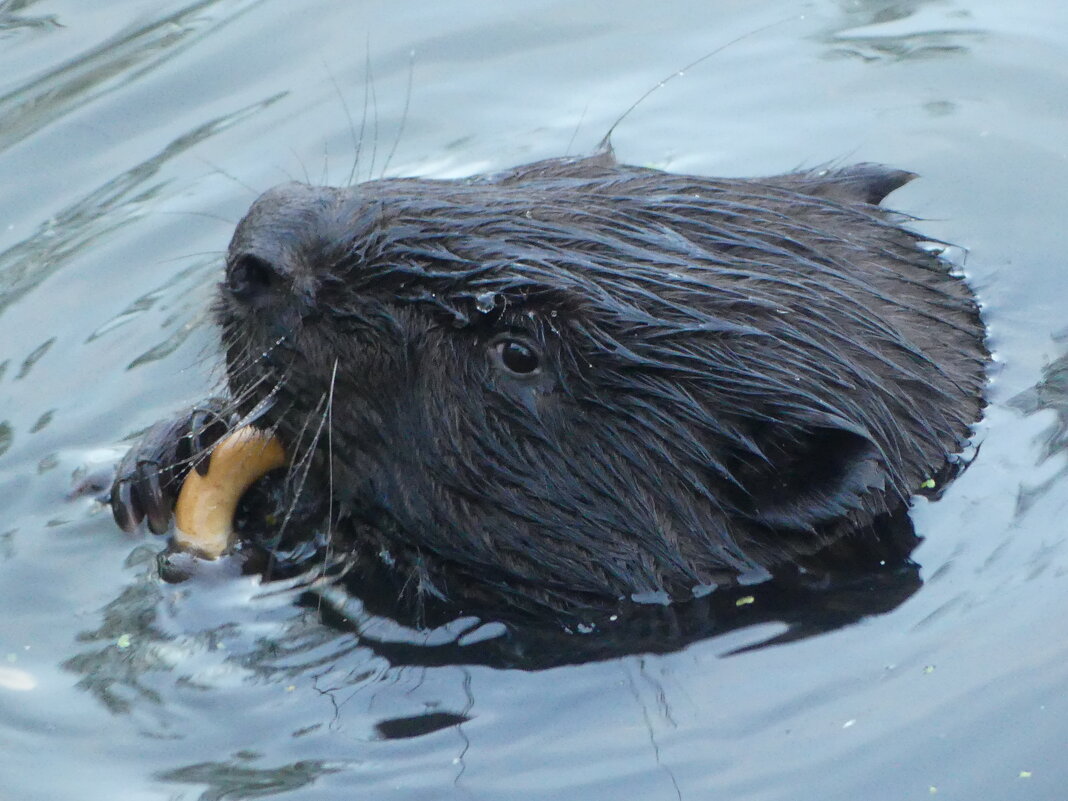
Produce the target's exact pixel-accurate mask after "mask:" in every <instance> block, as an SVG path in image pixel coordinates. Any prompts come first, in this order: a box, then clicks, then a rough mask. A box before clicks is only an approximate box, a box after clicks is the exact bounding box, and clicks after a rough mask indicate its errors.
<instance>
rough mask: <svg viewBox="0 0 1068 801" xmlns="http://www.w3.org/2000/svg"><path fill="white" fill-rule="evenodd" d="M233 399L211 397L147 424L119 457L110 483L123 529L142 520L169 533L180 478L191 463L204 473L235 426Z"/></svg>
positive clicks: (114, 508)
mask: <svg viewBox="0 0 1068 801" xmlns="http://www.w3.org/2000/svg"><path fill="white" fill-rule="evenodd" d="M232 406H233V404H232V402H231V401H229V400H227V399H225V398H208V399H207V400H205V401H203V402H202V403H199V404H197V405H196V406H194V407H192V408H191V409H187V410H186V411H184V412H182V413H181V414H179V415H177V416H175V417H174V418H172V419H170V420H162V421H160V422H159V423H156V424H155V425H154V426H152V427H151V428H149V429H148V430H147V431H146V432H145V433H144V434H143V435H142V436H141V438H140V439H139V440H138V441H137V442H136V443H135V444H134V445H133V447H132V448H130V450H129V451H127V453H126V455H125V456H124V457H123V458H122V461H121V462H119V466H118V469H117V470H116V473H115V480H114V482H113V483H112V485H111V512H112V514H113V515H114V516H115V522H116V523H118V524H119V527H120V528H122V529H123V530H124V531H133V530H134V529H136V528H137V526H138V525H139V524H140V523H141V521H142V520H145V519H147V520H148V527H149V529H150V530H151V531H152V532H153V533H154V534H163V533H166V531H167V529H168V528H170V524H171V517H172V515H173V513H174V505H175V502H176V501H177V498H178V493H179V491H180V490H181V487H182V481H183V480H184V479H185V476H186V474H187V473H188V472H189V470H190V469H191V468H193V467H195V468H196V471H197V473H199V474H200V475H202V476H203V475H206V474H207V472H208V467H209V465H210V460H211V452H210V449H211V447H212V446H213V445H214V444H215V443H216V442H217V441H218V440H219V439H221V438H222V437H223V436H224V435H225V434H226V433H227V432H228V431H230V429H231V428H232V427H233V423H234V420H235V418H234V416H233V414H232V412H231V409H232Z"/></svg>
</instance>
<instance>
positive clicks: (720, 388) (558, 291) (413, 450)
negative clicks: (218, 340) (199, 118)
mask: <svg viewBox="0 0 1068 801" xmlns="http://www.w3.org/2000/svg"><path fill="white" fill-rule="evenodd" d="M913 177H914V176H913V174H911V173H908V172H903V171H898V170H891V169H888V168H885V167H882V166H878V165H873V164H860V165H856V166H853V167H848V168H844V169H837V170H820V171H817V172H802V173H794V174H789V175H784V176H778V177H772V178H763V179H745V180H740V179H717V178H703V177H695V176H689V175H673V174H669V173H666V172H661V171H659V170H654V169H646V168H639V167H631V166H626V165H622V164H619V163H618V162H617V161H616V160H615V158H614V157H613V155H612V153H611V152H610V151H609V150H605V151H604V152H601V153H599V154H598V155H595V156H593V157H586V158H563V159H552V160H547V161H540V162H536V163H533V164H529V165H526V166H522V167H518V168H516V169H512V170H509V171H506V172H501V173H497V174H492V175H479V176H475V177H472V178H469V179H465V180H459V181H450V180H424V179H383V180H375V181H370V182H368V183H364V184H360V185H357V186H353V187H348V188H330V187H316V186H308V185H304V184H286V185H283V186H280V187H277V188H274V189H271V190H270V191H268V192H266V193H265V194H263V195H262V196H261V197H260V198H259V199H258V200H257V201H256V202H255V203H254V204H253V206H252V208H251V209H250V210H249V212H248V214H247V215H246V216H245V217H244V219H243V220H241V222H240V223H239V225H238V226H237V230H236V232H235V234H234V237H233V240H232V241H231V243H230V247H229V251H228V254H227V259H226V280H225V282H224V283H223V284H222V285H221V287H220V291H219V296H218V302H217V307H216V316H217V320H218V323H219V326H220V327H221V330H222V340H223V343H224V346H225V348H226V358H227V367H228V379H229V385H230V393H231V397H232V399H233V400H232V401H227V402H216V403H215V405H214V406H209V407H208V408H209V411H215V412H218V413H219V416H220V417H221V418H224V419H226V420H228V421H232V420H233V419H234V418H235V417H236V415H234V416H232V417H227V415H230V414H231V413H232V412H234V411H235V410H236V412H237V413H239V414H240V415H245V416H253V415H260V414H262V416H261V417H260V418H259V419H258V422H257V425H259V426H263V427H270V428H274V429H276V430H277V433H278V435H279V437H280V438H281V439H282V441H283V442H284V443H285V445H286V447H287V450H288V452H289V453H290V454H291V456H292V458H293V461H294V464H295V467H294V468H293V470H292V481H291V482H290V483H291V486H292V493H293V494H294V495H300V496H302V497H304V498H308V497H311V498H318V499H322V498H325V497H326V496H327V495H328V494H329V493H332V499H331V500H332V503H333V512H332V513H333V515H334V519H335V521H336V524H335V533H334V539H335V541H340V542H343V543H344V544H345V548H346V549H347V550H348V551H349V552H350V553H351V555H352V558H353V559H354V560H356V561H357V563H359V562H360V561H361V560H363V561H364V563H365V564H367V562H366V560H372V561H373V562H376V563H377V564H376V565H375V569H380V568H381V567H382V566H383V565H385V566H386V567H387V569H388V570H390V571H391V572H392V573H394V574H395V575H396V576H397V577H398V579H399V585H400V586H402V588H403V592H405V593H408V594H410V595H411V596H413V597H430V596H434V597H437V598H445V599H448V600H450V601H452V602H454V603H455V604H456V605H457V607H463V606H464V604H466V603H468V602H469V599H471V598H478V599H480V601H486V602H489V603H498V604H500V605H501V606H502V607H506V606H509V605H512V606H522V607H524V608H527V609H541V610H551V611H554V612H564V613H576V612H581V611H582V610H590V609H601V610H604V609H611V608H612V607H613V606H615V605H617V604H618V603H619V602H620V600H621V599H624V600H625V599H628V598H631V597H634V596H635V595H638V596H641V595H642V594H648V595H651V596H652V597H656V598H661V599H664V598H669V599H673V600H679V599H685V598H691V597H693V595H694V592H695V591H696V592H698V593H700V592H701V591H702V590H703V588H707V587H708V586H709V585H716V584H722V583H724V582H733V581H735V580H737V579H738V577H739V576H749V577H758V576H766V575H768V574H774V573H775V572H776V571H777V570H778V569H780V568H782V567H784V566H790V565H797V564H803V565H805V566H806V567H807V569H816V568H818V566H819V565H820V563H821V558H822V556H821V554H824V553H827V552H828V546H830V545H831V544H833V543H836V542H838V543H841V542H850V541H852V544H851V547H853V548H858V549H859V550H861V551H863V550H864V549H865V548H867V547H869V546H870V548H871V551H872V552H873V553H878V552H879V547H880V544H879V543H878V542H877V540H878V535H877V533H873V532H877V530H878V529H877V527H876V526H874V525H873V523H875V522H877V521H878V520H880V519H883V518H887V517H890V516H893V515H901V514H903V513H904V510H905V509H907V505H908V503H909V498H910V496H911V495H912V494H914V493H915V492H916V491H918V490H919V489H920V487H921V486H922V485H925V484H926V485H929V484H930V482H929V479H930V478H932V477H935V476H943V475H948V472H947V465H948V464H950V462H951V461H952V455H953V454H955V453H956V452H958V451H959V450H960V449H961V448H962V446H963V444H964V443H965V442H966V439H967V437H968V435H969V427H970V425H971V424H972V423H974V422H975V420H976V419H977V418H978V416H979V414H980V411H981V408H982V399H981V395H982V387H983V384H984V368H985V364H986V362H987V358H988V354H987V350H986V348H985V345H984V331H983V326H982V323H981V321H980V318H979V314H978V310H977V305H976V302H975V300H974V297H973V295H972V293H971V291H970V290H969V288H968V287H967V286H966V285H965V283H964V282H963V281H962V280H960V279H959V278H957V277H955V276H953V275H951V274H950V272H949V270H948V268H947V266H946V265H945V264H944V263H943V262H941V261H940V260H939V259H938V258H937V256H936V255H933V254H932V253H931V252H928V250H926V249H924V248H923V247H921V244H922V243H921V239H920V237H918V236H917V235H915V234H913V233H911V232H909V231H907V230H905V229H903V228H901V227H899V222H900V218H899V217H897V216H895V215H892V214H891V213H890V212H887V211H885V210H884V209H881V208H880V207H879V206H878V204H879V203H880V201H882V199H883V198H884V197H885V196H886V195H887V194H888V193H890V192H891V191H893V190H894V189H896V188H898V187H900V186H902V185H903V184H904V183H906V182H907V181H909V180H911V179H912V178H913ZM220 403H222V406H220ZM213 419H215V418H213V417H212V416H211V415H210V414H209V415H206V414H205V412H203V411H201V412H199V413H196V414H192V415H188V414H187V415H184V416H183V417H182V418H181V419H179V420H177V421H174V422H172V423H169V424H165V425H162V426H160V427H157V428H156V429H153V430H152V431H151V432H150V433H149V434H148V435H147V436H146V437H145V439H144V440H143V441H142V442H141V443H140V444H139V445H137V446H135V448H134V449H133V451H132V452H131V455H130V456H128V457H127V459H126V460H125V461H124V463H123V465H122V466H121V468H120V471H119V475H118V477H117V479H116V483H115V486H114V490H113V501H112V503H113V508H114V511H115V514H116V518H117V519H118V521H119V522H120V524H122V525H124V526H125V527H127V528H130V527H133V526H135V525H136V524H137V523H138V522H139V521H140V520H141V518H142V517H143V516H145V515H147V516H148V517H149V520H150V524H151V526H152V528H153V529H154V530H157V531H158V530H162V529H165V528H166V526H167V524H168V520H169V516H170V511H171V509H172V507H173V502H174V494H175V489H176V484H177V482H178V480H179V479H180V478H181V476H182V475H183V474H184V472H185V471H186V470H187V469H188V457H190V456H191V455H193V454H195V452H196V451H197V450H198V449H199V448H200V447H201V446H202V445H205V444H210V442H208V440H210V439H213V438H215V437H217V436H218V435H219V434H220V433H221V430H219V429H220V426H219V425H217V424H216V425H215V426H214V428H213V429H212V431H211V434H210V436H207V435H206V434H205V431H204V429H205V421H208V422H210V421H211V420H213ZM208 428H212V427H211V426H208ZM222 429H225V425H224V426H222ZM169 463H175V464H174V465H173V466H172V465H171V464H169ZM836 547H837V546H836ZM487 599H489V600H488V601H487Z"/></svg>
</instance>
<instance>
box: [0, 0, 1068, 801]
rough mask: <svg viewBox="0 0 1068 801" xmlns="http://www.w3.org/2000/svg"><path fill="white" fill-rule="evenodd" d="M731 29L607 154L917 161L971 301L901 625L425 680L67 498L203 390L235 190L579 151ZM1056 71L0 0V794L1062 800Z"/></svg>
mask: <svg viewBox="0 0 1068 801" xmlns="http://www.w3.org/2000/svg"><path fill="white" fill-rule="evenodd" d="M772 23H777V24H773V25H771V27H766V28H765V26H768V25H770V24H772ZM746 33H751V34H752V35H750V36H748V37H746V38H744V39H742V40H741V41H739V42H737V43H735V44H732V45H731V46H729V47H727V48H726V49H725V50H724V51H723V52H721V53H719V54H717V55H716V56H714V57H713V58H711V59H710V60H708V61H706V62H705V63H703V64H702V65H700V66H699V67H697V68H695V69H693V70H691V71H689V72H687V74H686V75H685V76H683V77H680V78H678V79H675V80H672V81H670V82H669V83H668V84H667V85H666V86H665V87H664V88H663V89H661V90H660V91H658V92H656V93H655V94H653V95H652V96H651V97H650V98H648V99H647V100H646V101H645V102H643V103H642V104H641V105H640V106H639V107H638V108H637V109H636V110H635V111H634V112H633V113H631V114H630V116H629V117H628V118H627V119H626V120H625V121H624V122H623V123H622V124H621V125H620V126H619V127H618V128H617V129H616V131H615V133H614V135H613V141H614V143H615V146H616V150H617V153H618V154H619V156H620V157H621V159H623V160H625V161H628V162H632V163H639V164H652V165H656V166H660V167H665V168H667V169H671V170H676V171H691V172H699V173H706V174H729V175H754V174H771V173H776V172H782V171H785V170H788V169H792V168H794V167H798V166H812V165H817V164H822V163H825V162H850V161H861V160H867V161H882V162H886V163H889V164H893V165H896V166H901V167H905V168H908V169H911V170H914V171H916V172H918V173H920V174H921V175H922V176H923V178H922V180H919V181H916V182H914V183H912V184H910V185H909V186H908V187H906V188H905V189H903V190H901V191H900V192H898V193H896V194H895V195H894V196H893V198H892V202H893V205H894V206H895V207H897V208H900V209H902V210H904V211H907V212H909V213H911V214H914V215H916V216H918V217H920V218H922V220H923V221H922V222H920V223H919V224H918V225H919V227H920V228H921V229H922V230H923V231H924V232H925V233H927V234H928V235H930V236H931V237H934V238H941V239H945V240H949V241H952V242H956V243H959V244H960V245H962V246H964V247H966V248H967V250H968V257H967V262H966V271H967V273H968V275H969V276H970V278H971V280H972V282H973V284H974V285H975V286H976V288H977V289H978V291H979V293H980V295H981V296H982V298H983V301H984V304H985V307H986V311H987V318H988V321H989V323H990V327H991V332H992V343H993V345H994V347H995V348H996V351H997V355H998V367H997V369H996V372H995V375H994V379H993V383H992V386H991V390H990V397H991V406H990V409H989V412H988V416H987V419H986V421H985V422H984V423H983V424H982V426H981V427H980V431H979V439H980V440H981V443H982V444H981V448H980V453H979V458H978V459H977V460H976V462H975V463H974V464H973V466H972V467H971V468H970V469H969V470H968V471H967V472H966V473H965V474H964V476H963V477H962V478H961V479H960V480H958V482H957V483H956V484H954V485H953V487H952V488H951V489H950V491H949V493H948V494H947V495H946V497H945V498H944V499H943V500H941V501H939V502H938V503H933V504H930V503H926V502H918V504H917V508H916V510H915V515H914V519H915V522H916V526H917V529H918V531H919V532H920V533H921V534H922V535H924V536H925V537H926V541H925V543H924V544H923V545H922V546H921V548H920V549H919V550H918V552H917V554H916V556H917V559H918V561H919V562H920V563H921V565H922V571H921V574H922V577H923V579H924V586H923V587H922V588H921V589H920V590H919V591H918V592H916V593H915V594H914V595H912V597H911V598H909V599H908V600H907V601H905V602H904V603H902V604H901V605H900V606H897V608H895V609H893V611H889V612H887V613H885V614H881V615H874V616H871V617H867V618H865V619H863V620H861V621H860V622H855V623H852V624H850V625H845V626H841V627H838V628H834V629H833V630H832V631H830V632H829V633H824V634H821V635H819V636H810V637H807V638H804V639H800V640H796V641H793V642H788V643H785V644H781V645H777V646H774V647H763V648H756V649H746V646H748V645H751V644H755V643H760V642H763V641H766V640H768V639H769V638H772V637H775V636H776V635H777V634H781V633H782V631H783V626H782V625H781V624H778V623H774V622H771V621H770V620H767V621H765V622H760V623H754V624H753V625H751V626H741V627H739V628H736V629H735V630H733V631H731V632H728V633H724V634H722V635H719V636H716V637H712V638H708V639H704V640H701V641H698V642H695V643H693V644H692V645H690V646H689V647H687V648H685V649H683V650H681V651H678V652H675V653H670V654H666V655H647V656H642V655H631V656H624V657H616V658H610V659H605V660H601V661H595V662H589V663H586V664H580V665H571V666H565V667H557V668H554V669H546V670H534V671H531V670H518V669H511V670H509V669H502V668H500V667H492V666H488V665H480V664H462V663H461V664H456V663H453V662H455V660H453V661H452V662H450V660H442V661H443V663H442V664H437V665H436V666H433V665H429V664H423V665H419V664H413V662H412V661H411V660H407V661H406V660H404V659H399V658H397V656H396V654H395V652H393V651H390V650H389V649H388V648H376V647H372V645H371V644H370V640H369V639H368V638H367V637H363V636H357V635H356V634H354V633H353V632H352V631H346V630H345V629H344V627H339V626H328V625H326V624H325V622H324V618H322V617H321V616H320V614H319V613H318V607H317V606H316V605H315V604H308V603H299V602H298V601H299V600H300V599H299V596H298V593H296V592H295V591H291V590H289V589H288V588H287V587H286V586H285V585H284V584H281V583H279V584H275V585H269V586H260V585H259V584H258V583H257V582H256V581H255V580H254V579H251V578H245V577H238V576H234V575H230V574H228V573H227V572H226V569H225V567H224V566H220V567H218V568H215V569H206V570H205V571H204V574H203V575H201V576H199V577H198V578H197V580H196V581H194V582H191V583H189V584H181V585H168V584H163V583H161V582H160V581H159V579H158V577H157V573H156V568H155V554H156V552H157V551H158V550H159V548H160V547H161V544H160V543H159V542H158V541H156V540H154V539H148V538H145V537H132V538H131V537H128V536H126V535H124V534H122V533H121V532H119V531H118V530H117V529H116V528H115V527H114V525H113V524H112V523H111V520H110V516H109V515H108V514H107V513H106V511H104V510H102V509H101V508H99V507H98V506H97V505H95V504H94V503H93V502H92V501H91V500H89V499H88V498H86V497H85V496H84V495H71V491H72V488H74V487H75V486H76V485H77V484H78V483H79V482H80V481H83V480H84V476H86V475H91V474H92V472H93V470H95V469H97V468H100V467H106V466H107V465H108V464H110V462H111V461H112V460H113V459H114V458H115V455H116V454H117V453H119V452H121V449H122V446H121V442H122V440H123V438H124V437H126V436H128V435H130V434H132V433H134V432H135V431H137V430H138V429H140V428H142V427H144V426H146V425H148V424H149V423H151V422H153V421H154V420H156V419H157V418H159V417H161V416H164V415H166V414H168V413H169V412H171V411H172V410H174V409H175V408H178V407H179V406H181V405H182V404H184V403H187V402H191V401H193V400H196V399H198V398H200V397H203V396H205V395H207V394H209V393H211V392H212V391H213V390H214V389H215V388H217V387H218V385H219V382H220V380H221V373H220V371H219V367H218V364H219V358H218V354H217V350H216V342H215V337H214V333H213V331H212V330H211V327H210V325H209V323H208V321H207V319H206V316H205V309H206V306H207V303H208V301H209V298H210V296H211V293H212V289H213V284H214V282H215V281H217V280H218V275H219V256H220V253H221V251H222V250H223V249H224V248H225V246H226V243H227V241H228V238H229V234H230V231H231V229H232V226H233V224H234V223H235V222H236V220H237V219H238V218H239V217H240V216H241V214H242V212H243V210H244V209H245V208H246V207H247V206H248V204H249V203H250V202H251V200H252V199H253V198H254V197H255V195H256V194H257V193H258V192H259V191H262V190H263V189H265V188H267V187H268V186H270V185H272V184H274V183H278V182H280V181H284V180H288V179H290V178H297V179H300V180H305V179H309V180H312V181H316V182H319V181H325V182H334V183H344V182H347V181H348V180H349V178H350V174H351V173H353V171H354V172H355V175H356V176H357V177H360V178H366V177H368V176H377V175H380V174H382V173H383V172H386V173H387V174H390V175H402V174H404V175H408V174H418V175H427V176H434V177H451V176H460V175H466V174H469V173H472V172H475V171H480V170H486V169H492V168H503V167H507V166H510V165H513V164H516V163H519V162H523V161H529V160H532V159H535V158H540V157H546V156H553V155H560V154H562V153H564V152H571V153H583V152H589V151H591V150H592V149H593V148H594V147H595V145H596V144H597V142H598V141H599V140H600V139H601V137H602V136H603V135H604V133H605V131H606V130H607V129H608V128H609V126H610V125H611V124H612V121H613V120H615V119H616V118H617V117H618V116H619V115H620V114H621V113H622V111H623V110H624V109H626V108H627V107H628V106H629V105H630V104H631V103H632V102H633V101H634V100H635V99H636V98H638V97H639V96H640V95H641V94H642V93H643V92H644V91H645V90H646V89H647V88H649V87H650V86H652V85H653V84H655V83H656V82H657V80H658V79H660V78H662V77H663V76H665V75H668V74H670V73H672V72H673V71H675V70H677V69H679V68H680V67H681V66H682V65H684V64H686V63H688V62H690V61H692V60H694V59H695V58H698V57H699V56H701V55H703V54H705V53H707V52H709V51H711V50H713V49H714V48H716V47H718V46H720V45H722V44H724V43H726V42H729V41H731V40H733V39H735V38H737V37H739V36H741V35H743V34H746ZM1066 45H1068V6H1065V7H1062V6H1060V5H1057V4H1053V3H1048V2H1042V1H1041V0H1028V1H1027V2H1021V3H1017V4H1012V5H1011V6H1010V5H1007V4H1004V3H997V2H994V1H993V0H958V1H957V2H953V0H945V1H936V0H930V1H928V2H925V1H923V0H912V2H908V0H902V1H901V2H889V1H875V0H837V1H835V0H814V1H813V2H808V3H803V4H798V3H790V2H785V0H781V1H779V0H776V1H775V2H768V3H761V4H753V3H742V2H738V1H737V0H715V2H709V1H708V0H701V2H672V3H668V4H648V3H639V2H633V1H630V0H628V1H627V2H619V1H618V0H617V1H616V2H607V1H604V2H601V1H598V2H587V3H581V4H579V3H562V2H547V1H546V2H527V3H523V4H515V3H512V4H485V3H474V2H462V1H461V0H442V1H441V2H436V3H426V4H418V5H417V4H414V3H410V4H402V3H384V2H364V3H346V4H341V3H329V2H311V0H309V2H303V3H300V4H296V3H282V2H278V0H275V2H267V1H263V0H260V1H256V0H201V2H195V3H193V2H185V3H178V2H160V0H154V1H153V2H147V1H145V0H125V1H122V0H113V1H112V2H108V3H85V2H75V1H74V0H67V1H66V2H63V1H62V0H54V1H53V2H46V1H45V0H8V1H7V2H0V186H2V187H3V188H4V189H3V192H2V193H0V499H2V501H3V508H4V518H3V520H2V521H0V610H2V612H3V615H2V622H0V798H4V799H7V798H11V799H20V800H22V801H24V800H28V799H68V798H69V799H74V798H77V799H79V801H88V800H90V799H97V798H99V799H115V798H123V799H203V800H204V801H220V800H221V799H242V798H253V797H268V796H279V797H283V798H286V799H304V798H308V799H329V798H346V799H348V798H352V797H367V798H375V799H387V798H388V799H404V798H412V799H426V798H435V799H449V798H465V799H467V798H479V799H505V798H531V799H569V800H573V799H580V798H581V799H601V798H604V799H619V798H624V799H643V800H644V799H678V798H682V799H708V798H717V799H718V798H724V799H794V800H796V799H808V798H813V799H815V798H819V799H843V800H844V799H860V798H863V799H888V800H889V799H909V798H917V799H919V798H930V797H937V798H939V799H968V801H974V799H980V798H981V799H1047V798H1049V799H1053V798H1061V797H1063V792H1064V791H1063V787H1064V784H1065V780H1066V779H1068V769H1066V768H1065V767H1064V757H1063V752H1064V748H1065V745H1066V742H1068V695H1066V693H1065V692H1064V691H1063V686H1062V685H1063V684H1064V682H1065V681H1066V680H1068V636H1066V635H1068V619H1066V615H1065V614H1064V609H1065V608H1066V606H1068V578H1066V577H1065V572H1066V571H1068V553H1066V550H1065V536H1066V532H1068V529H1066V526H1065V515H1066V507H1068V492H1066V478H1068V461H1066V456H1065V446H1066V445H1068V433H1066V432H1068V357H1066V356H1065V353H1066V352H1068V324H1066V321H1065V319H1064V314H1063V308H1064V306H1065V302H1066V300H1068V286H1066V281H1065V278H1064V270H1063V267H1062V262H1063V260H1064V250H1065V248H1064V244H1065V235H1064V230H1065V227H1064V219H1065V210H1066V208H1065V205H1066V204H1065V201H1064V196H1065V190H1064V187H1065V186H1066V185H1068V47H1066ZM409 84H410V90H409ZM357 145H359V148H358V149H359V157H358V159H357V158H356V156H355V153H356V150H357ZM327 600H329V599H327ZM341 603H342V604H343V602H341ZM759 619H760V618H759V617H756V618H754V620H759ZM376 625H377V626H378V628H377V629H375V630H374V631H371V632H370V634H373V635H374V637H373V638H372V639H375V640H376V641H389V640H390V638H391V637H394V636H396V637H398V638H400V639H403V636H402V635H403V633H402V632H394V631H392V630H390V629H389V626H388V623H387V622H385V621H378V623H377V624H376ZM367 633H368V632H364V634H367Z"/></svg>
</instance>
